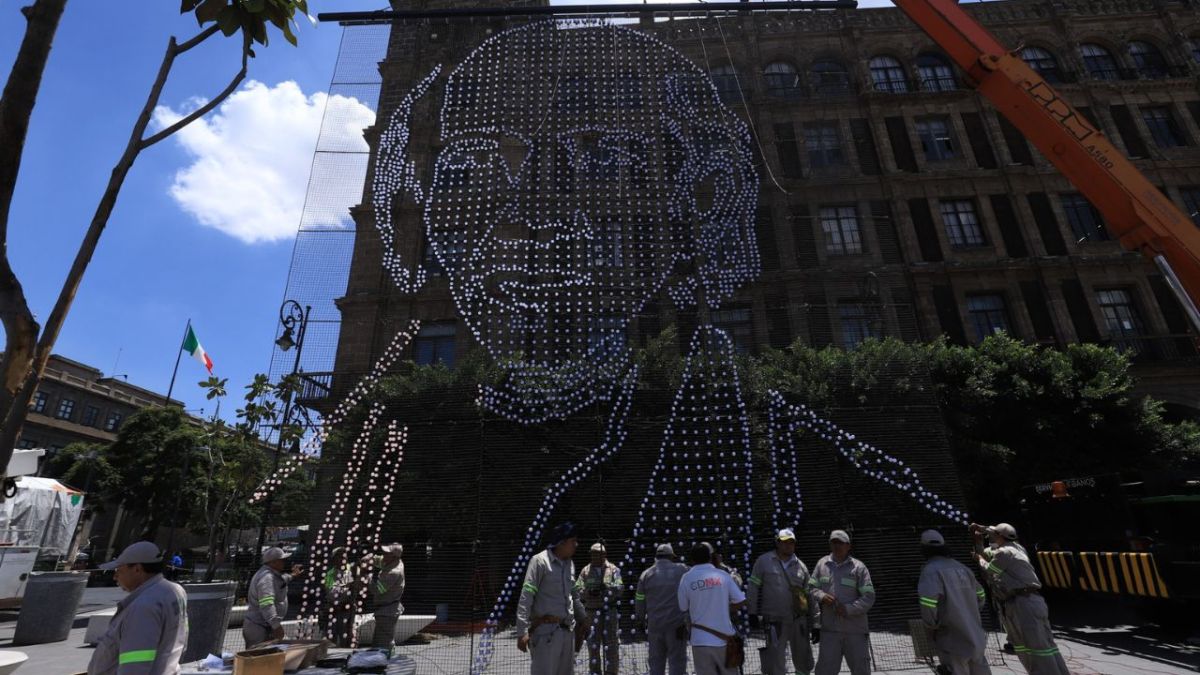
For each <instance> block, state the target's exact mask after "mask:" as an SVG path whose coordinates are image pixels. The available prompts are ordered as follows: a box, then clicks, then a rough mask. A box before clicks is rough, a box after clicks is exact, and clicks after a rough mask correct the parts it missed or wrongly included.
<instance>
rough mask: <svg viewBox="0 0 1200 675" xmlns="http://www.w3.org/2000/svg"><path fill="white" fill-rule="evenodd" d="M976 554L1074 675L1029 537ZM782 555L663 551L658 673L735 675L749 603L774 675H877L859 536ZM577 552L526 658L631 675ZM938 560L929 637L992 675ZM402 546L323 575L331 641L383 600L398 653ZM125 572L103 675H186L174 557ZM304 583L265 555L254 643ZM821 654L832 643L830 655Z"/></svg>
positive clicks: (536, 672)
mask: <svg viewBox="0 0 1200 675" xmlns="http://www.w3.org/2000/svg"><path fill="white" fill-rule="evenodd" d="M971 532H972V534H973V535H974V537H975V540H976V549H975V556H976V560H977V562H978V564H979V568H980V573H981V574H982V577H983V580H984V582H985V583H986V584H987V586H988V588H990V590H991V597H992V599H993V600H994V601H995V602H997V603H998V605H999V610H1000V617H1001V622H1002V624H1003V627H1004V629H1005V631H1006V632H1007V634H1008V637H1009V639H1010V640H1011V642H1012V644H1013V647H1014V650H1015V652H1016V654H1017V657H1018V659H1019V660H1020V662H1021V663H1022V665H1023V666H1024V667H1025V669H1026V670H1027V671H1028V672H1029V673H1031V675H1043V674H1045V675H1067V674H1068V672H1069V671H1068V670H1067V667H1066V664H1065V662H1064V660H1063V658H1062V655H1061V654H1059V651H1058V648H1057V647H1056V646H1055V644H1054V637H1053V634H1052V633H1051V629H1050V622H1049V618H1048V614H1047V609H1046V603H1045V601H1044V600H1043V599H1042V597H1041V595H1040V592H1039V591H1040V589H1041V583H1040V582H1039V581H1038V578H1037V574H1036V572H1035V570H1034V568H1033V565H1032V564H1031V563H1030V560H1029V556H1028V554H1027V553H1026V551H1025V549H1024V548H1023V547H1022V546H1021V545H1020V544H1019V543H1018V542H1017V532H1016V530H1015V529H1014V528H1013V527H1012V526H1011V525H1008V524H1006V523H1000V524H999V525H996V526H992V527H984V526H980V525H974V524H973V525H972V526H971ZM774 543H775V548H774V550H772V551H768V552H766V553H763V554H762V555H760V556H759V557H758V558H757V559H756V560H755V562H754V566H753V568H752V569H751V572H750V577H749V579H747V580H746V582H745V584H743V582H742V579H741V578H740V577H739V576H738V574H737V573H736V572H735V571H734V570H733V569H731V568H729V567H727V566H726V565H725V564H724V562H723V561H722V560H721V558H720V555H719V554H718V553H717V552H716V551H715V550H714V549H713V547H712V546H711V545H710V544H708V543H704V542H700V543H697V544H695V545H694V546H693V547H692V548H691V550H690V552H689V554H688V562H689V563H690V566H689V565H684V564H683V563H680V562H676V560H675V551H674V549H673V548H672V546H671V545H670V544H662V545H659V546H658V547H657V550H656V555H655V561H654V564H653V565H652V566H651V567H649V568H648V569H646V570H645V571H644V572H642V574H641V576H640V577H639V578H638V582H637V588H636V594H635V596H634V615H635V616H634V620H635V622H636V624H637V625H638V627H639V628H641V629H643V630H644V631H645V634H646V639H647V646H648V663H649V672H650V675H667V673H669V674H670V675H684V673H685V672H686V671H687V652H686V645H688V644H690V645H691V648H692V649H691V651H692V665H693V672H695V673H696V674H697V675H734V673H736V672H737V671H738V667H739V666H740V665H741V664H740V660H739V659H740V657H739V656H738V655H739V654H740V651H741V648H742V642H741V638H740V634H739V630H738V629H737V628H736V627H735V624H734V619H735V617H736V616H738V614H739V612H740V610H741V609H742V608H743V607H744V608H745V609H746V610H747V611H748V614H749V623H750V625H751V627H752V628H761V629H762V631H763V633H764V635H765V637H766V646H765V647H764V648H763V649H762V650H761V665H762V673H763V675H787V673H788V672H789V669H788V656H789V653H790V657H791V659H790V660H791V666H792V670H794V671H795V672H796V673H799V674H805V675H807V674H808V673H813V672H815V673H816V674H817V675H834V674H835V673H837V672H839V671H840V669H841V667H842V664H843V662H844V663H845V664H846V665H847V667H848V668H849V670H850V672H851V674H852V675H864V674H866V673H869V672H870V670H871V647H870V634H869V628H868V624H867V616H868V614H869V613H870V611H871V608H872V606H873V605H874V604H875V587H874V584H873V583H872V581H871V573H870V571H869V570H868V569H867V566H866V565H865V564H863V562H862V561H860V560H858V559H857V558H855V557H853V556H851V555H850V552H851V548H852V547H851V543H850V535H849V534H848V533H847V532H846V531H844V530H834V531H833V532H831V533H830V535H829V549H830V553H829V555H826V556H824V557H823V558H821V559H820V560H818V561H817V563H816V565H814V566H813V568H812V569H811V571H810V570H809V568H808V567H807V566H805V564H804V562H803V561H802V560H800V559H799V558H798V557H797V556H796V536H795V533H794V532H793V531H792V530H790V529H783V530H780V531H779V532H778V534H777V535H776V536H775V542H774ZM578 544H579V539H578V536H577V534H576V532H575V529H574V527H573V526H572V525H570V524H569V523H568V524H564V525H561V526H559V527H558V528H556V529H555V531H554V533H553V534H552V537H551V541H550V545H549V546H548V547H547V548H546V549H545V550H544V551H542V552H541V553H538V554H537V555H535V556H534V557H533V559H532V560H531V561H530V563H529V566H528V569H527V571H526V574H525V579H524V583H523V585H522V590H521V595H520V600H519V603H518V606H517V617H516V635H517V648H518V649H519V650H521V651H522V652H529V653H530V656H531V673H532V675H570V674H571V673H573V672H574V663H575V654H576V653H577V652H578V651H579V650H580V649H581V648H582V646H583V643H584V642H586V643H587V647H588V657H589V658H588V663H589V671H590V673H591V674H592V675H617V674H618V671H619V667H620V638H619V632H620V615H619V607H620V602H619V601H620V598H621V594H622V592H623V589H624V584H623V582H622V579H621V571H620V569H619V568H618V567H617V566H616V565H614V564H612V563H611V562H609V561H608V559H607V550H606V549H605V547H604V545H603V544H602V543H596V544H593V545H592V547H591V561H590V562H589V563H588V564H587V565H586V566H584V568H583V569H582V570H581V571H580V573H579V575H578V576H576V574H575V566H574V562H573V558H574V555H575V552H576V549H577V547H578ZM920 546H921V549H922V552H923V554H924V556H925V558H926V563H925V566H924V567H923V569H922V570H921V573H920V578H919V580H918V582H917V594H918V597H919V605H920V614H921V619H922V621H923V623H924V625H925V626H926V627H927V628H928V629H929V634H930V636H931V638H932V642H933V645H934V648H935V650H936V653H937V656H938V659H939V661H940V666H939V668H940V670H941V672H944V673H951V674H953V675H981V674H986V673H990V668H989V666H988V664H987V661H986V659H985V658H984V650H985V646H986V641H987V637H986V633H985V632H984V629H983V624H982V620H981V618H980V612H981V610H983V608H984V607H985V606H986V604H987V602H988V592H987V591H986V590H985V588H984V585H983V584H981V583H980V581H979V579H978V578H977V576H976V574H975V572H973V571H972V570H971V569H969V568H968V567H967V566H965V565H963V564H962V563H960V562H958V561H956V560H954V559H953V558H951V557H950V554H949V551H948V549H947V547H946V542H945V539H944V538H943V537H942V535H941V533H939V532H937V531H936V530H927V531H925V532H924V533H922V534H921V539H920ZM403 552H404V549H403V547H402V546H401V545H400V544H389V545H386V546H382V547H380V549H379V550H378V551H377V552H376V553H372V554H369V555H367V556H364V557H363V558H361V559H359V560H357V561H353V560H352V559H351V557H350V554H349V552H348V551H347V550H346V549H344V548H339V549H335V550H334V551H333V555H332V556H331V560H332V562H331V566H330V568H329V569H328V570H327V571H326V573H325V575H324V577H323V579H322V584H321V587H322V592H323V593H324V600H325V603H324V607H325V608H326V611H325V613H324V616H323V618H322V629H323V631H324V632H325V633H326V634H327V635H330V636H331V637H332V639H333V640H334V642H335V643H337V644H339V645H340V646H351V645H352V644H353V642H354V638H353V633H354V630H355V621H354V617H355V614H356V612H357V611H358V607H360V606H361V604H362V603H361V601H362V600H363V599H364V598H366V597H369V598H370V599H371V600H372V601H373V602H372V604H373V605H374V614H375V632H374V635H373V637H372V640H371V641H370V646H371V647H373V648H379V649H385V650H390V649H391V647H392V638H393V636H394V635H395V625H396V620H397V618H398V617H399V616H400V614H401V613H402V612H403V610H404V608H403V606H402V605H401V604H400V598H401V596H402V595H403V593H404V585H405V577H404V563H403V561H402V556H403ZM101 567H102V568H103V569H108V570H113V571H114V573H115V577H116V581H117V583H118V584H119V585H120V586H121V588H122V589H124V590H125V591H127V592H128V593H129V594H128V595H127V596H126V597H125V598H124V599H122V600H121V601H120V603H118V605H117V612H116V615H115V616H114V617H113V619H112V622H111V623H110V624H109V628H108V631H107V632H106V633H105V634H104V636H103V637H102V638H101V639H100V640H99V642H98V643H97V645H96V651H95V653H94V654H93V656H92V659H91V663H90V664H89V666H88V673H89V675H105V674H109V673H120V674H121V675H130V674H137V675H173V674H175V673H178V672H179V659H180V657H181V656H182V654H183V651H184V647H185V645H186V643H187V599H186V594H185V593H184V591H183V588H182V587H181V586H179V585H178V584H176V583H174V582H172V581H168V580H167V579H165V578H164V577H163V576H162V572H163V567H164V562H163V555H162V552H161V551H159V549H158V547H157V546H155V545H154V544H153V543H151V542H146V541H142V542H137V543H135V544H132V545H131V546H129V547H128V548H126V549H125V550H124V551H122V552H121V554H120V556H118V557H117V559H116V560H113V561H112V562H110V563H107V564H105V565H102V566H101ZM303 573H304V570H303V569H302V568H301V566H299V565H291V564H290V563H289V560H288V557H287V555H286V554H285V552H284V551H283V550H282V549H280V548H269V549H267V550H266V551H264V552H263V555H262V567H261V568H260V569H259V570H258V571H257V572H256V573H255V574H254V576H253V577H252V578H251V580H250V584H249V588H248V590H247V594H246V599H247V611H246V615H245V619H244V622H243V624H242V635H243V637H244V638H245V642H246V646H247V647H253V646H255V645H259V644H262V643H265V642H268V641H271V640H280V639H283V637H284V629H283V621H284V618H285V617H286V616H287V612H288V597H287V587H288V584H289V582H290V581H291V580H292V579H293V578H295V577H298V576H300V575H302V574H303ZM813 645H818V646H819V649H818V652H817V657H816V659H814V658H813Z"/></svg>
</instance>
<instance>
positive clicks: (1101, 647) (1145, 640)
mask: <svg viewBox="0 0 1200 675" xmlns="http://www.w3.org/2000/svg"><path fill="white" fill-rule="evenodd" d="M122 595H123V594H122V592H121V591H120V590H118V589H115V588H89V589H87V592H86V594H85V595H84V602H83V605H82V606H81V607H80V611H79V616H78V618H77V619H76V621H75V624H74V628H73V629H72V631H71V635H70V637H69V638H68V639H67V640H66V641H64V642H59V643H54V644H47V645H33V646H23V647H11V643H12V636H13V631H14V630H15V627H16V618H17V614H16V613H15V612H0V649H19V650H20V651H23V652H25V653H26V654H28V655H29V657H30V658H29V661H27V662H26V663H25V665H23V666H22V667H21V668H20V669H19V670H18V671H17V672H18V674H19V675H69V674H71V673H81V672H84V671H85V670H86V668H87V662H88V659H89V658H91V654H92V650H91V648H90V647H87V646H85V645H84V644H83V635H84V631H85V629H86V627H87V615H88V614H89V613H91V612H94V611H97V610H102V609H105V608H109V607H112V606H113V605H115V604H116V601H117V600H118V599H120V597H121V596H122ZM1051 612H1052V616H1053V617H1054V619H1055V632H1056V635H1057V636H1058V644H1059V647H1060V648H1061V649H1062V651H1063V654H1064V655H1065V656H1066V658H1067V663H1068V666H1069V667H1070V669H1071V672H1072V673H1075V674H1076V675H1100V674H1103V675H1168V674H1172V675H1173V674H1176V673H1195V672H1200V646H1192V645H1189V644H1188V643H1187V641H1186V639H1185V638H1186V635H1185V634H1184V633H1182V632H1171V631H1167V630H1164V629H1161V628H1159V627H1157V626H1154V625H1152V624H1145V623H1143V622H1141V621H1140V620H1139V619H1138V618H1137V615H1136V614H1134V613H1132V612H1130V611H1126V610H1123V609H1119V608H1118V609H1114V608H1113V607H1112V606H1111V605H1103V604H1099V603H1079V604H1067V603H1065V602H1061V603H1053V604H1052V609H1051ZM472 639H473V636H469V635H468V636H456V637H437V636H435V637H433V638H432V639H431V640H430V641H429V642H428V643H427V644H407V645H404V646H402V647H400V648H399V649H400V653H402V654H404V655H405V656H407V657H409V658H410V659H412V661H413V664H414V665H415V672H416V673H417V674H418V675H426V674H428V675H466V674H467V673H468V672H469V670H470V658H471V655H472V654H473V653H474V651H475V650H474V649H473V642H472ZM474 639H478V638H477V636H476V637H474ZM905 640H906V638H904V637H903V636H900V635H895V634H883V633H880V634H876V635H874V636H873V638H872V642H873V644H874V645H875V651H876V660H877V662H878V663H879V664H880V668H881V669H880V670H876V671H874V672H877V673H897V674H898V673H929V672H931V670H930V669H929V668H928V667H927V666H925V665H924V664H922V663H920V662H918V661H916V660H915V659H913V658H912V656H911V653H912V652H911V645H909V644H908V643H907V642H906V641H905ZM998 641H999V640H998V639H997V642H998ZM227 644H228V645H230V646H235V645H236V646H240V644H241V635H240V632H239V631H230V633H229V635H228V638H227ZM759 646H761V644H760V642H759V641H758V640H755V639H752V640H751V642H750V644H749V649H748V650H747V651H748V652H749V654H748V655H749V657H750V663H749V664H748V665H749V666H750V667H749V668H748V669H747V670H746V673H748V674H749V673H755V672H758V669H757V667H756V664H757V655H756V654H755V648H756V647H759ZM622 653H623V655H622V673H625V672H628V673H630V674H631V675H633V674H635V673H645V672H646V671H645V653H644V645H639V644H632V645H625V646H624V647H623V649H622ZM584 656H586V652H585V653H584ZM991 660H992V661H993V667H992V672H993V673H995V674H996V675H1009V674H1019V673H1023V672H1024V671H1023V670H1022V668H1021V666H1020V664H1019V663H1018V662H1017V660H1016V658H1015V657H1013V656H1010V655H1002V654H1000V653H999V652H998V651H995V650H993V652H992V653H991ZM488 672H489V673H495V674H497V675H524V674H525V673H528V672H529V670H528V657H527V656H525V655H523V654H520V653H519V652H518V651H517V650H516V644H515V640H512V639H511V637H510V636H509V635H507V634H502V635H501V638H500V639H499V640H497V644H496V651H495V655H494V656H493V658H492V661H491V664H490V666H489V668H488ZM576 672H577V673H586V672H587V669H586V662H585V660H584V659H581V660H580V661H579V663H578V664H577V667H576Z"/></svg>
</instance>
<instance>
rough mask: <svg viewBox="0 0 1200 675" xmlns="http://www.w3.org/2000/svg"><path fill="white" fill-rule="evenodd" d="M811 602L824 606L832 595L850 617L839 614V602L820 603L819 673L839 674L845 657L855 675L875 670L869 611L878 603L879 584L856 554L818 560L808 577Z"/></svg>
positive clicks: (817, 670) (823, 674) (819, 674)
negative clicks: (826, 599)
mask: <svg viewBox="0 0 1200 675" xmlns="http://www.w3.org/2000/svg"><path fill="white" fill-rule="evenodd" d="M808 585H809V601H810V602H813V603H816V604H818V605H820V603H821V600H822V599H823V598H825V597H827V596H831V597H833V598H834V600H836V601H837V605H840V606H841V607H843V608H844V609H845V611H846V616H838V614H837V611H836V609H835V607H836V606H835V605H830V606H828V607H826V606H824V605H820V612H821V614H820V617H821V618H820V621H819V623H820V627H821V643H820V650H819V652H818V653H817V668H816V673H817V675H836V674H837V672H838V671H839V670H841V667H842V659H843V658H844V659H845V660H846V665H847V666H849V667H850V673H851V675H867V674H868V673H870V672H871V640H870V631H869V629H868V628H867V612H869V611H870V610H871V606H872V605H874V604H875V586H874V585H873V584H872V583H871V572H870V571H868V570H867V566H866V565H864V564H862V562H860V561H859V560H858V559H857V558H854V557H853V556H846V559H845V560H843V561H842V562H840V563H838V562H835V561H834V559H833V556H832V555H827V556H825V557H824V558H821V559H820V560H819V561H817V564H816V566H814V567H813V570H812V576H811V577H809V580H808Z"/></svg>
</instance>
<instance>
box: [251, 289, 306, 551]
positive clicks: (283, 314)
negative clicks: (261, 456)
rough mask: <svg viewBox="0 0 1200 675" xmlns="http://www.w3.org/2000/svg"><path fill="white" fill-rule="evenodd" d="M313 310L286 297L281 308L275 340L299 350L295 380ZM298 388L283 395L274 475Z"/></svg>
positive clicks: (266, 512) (261, 538)
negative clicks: (279, 331) (281, 331)
mask: <svg viewBox="0 0 1200 675" xmlns="http://www.w3.org/2000/svg"><path fill="white" fill-rule="evenodd" d="M311 311H312V307H311V306H305V307H303V308H301V307H300V303H298V302H296V301H295V300H284V301H283V304H282V305H280V307H279V323H280V325H282V326H283V333H282V334H280V336H279V337H278V338H276V340H275V346H276V347H279V350H280V351H282V352H288V351H291V350H292V349H293V348H294V349H295V350H296V359H295V360H294V361H293V362H292V372H291V374H290V375H288V377H289V379H291V380H292V381H293V382H294V380H295V378H296V374H297V373H298V372H300V355H301V354H302V353H303V352H304V334H305V332H306V331H307V330H308V315H309V312H311ZM294 390H295V388H294V387H293V386H288V387H286V388H285V391H284V395H283V414H282V415H281V416H280V417H279V424H278V425H277V430H278V432H277V433H278V437H277V438H276V441H275V458H274V460H273V461H272V463H271V475H275V473H276V472H277V471H279V457H280V455H282V454H283V442H284V440H285V439H286V438H287V434H286V433H285V432H286V429H287V427H288V425H289V423H290V422H291V418H292V399H293V397H294V396H295V391H294ZM274 499H275V493H274V492H271V493H270V494H268V495H267V498H266V499H265V500H264V502H263V513H262V522H261V523H259V526H258V548H257V549H256V550H255V559H256V560H259V559H261V557H262V551H263V544H264V543H265V542H266V538H267V521H268V520H269V519H270V517H271V505H272V503H273V502H274Z"/></svg>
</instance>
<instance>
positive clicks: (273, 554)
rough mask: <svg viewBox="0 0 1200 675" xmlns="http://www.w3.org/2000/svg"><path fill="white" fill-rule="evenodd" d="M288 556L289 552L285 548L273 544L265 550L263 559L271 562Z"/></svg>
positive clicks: (265, 561)
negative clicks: (285, 551) (284, 550)
mask: <svg viewBox="0 0 1200 675" xmlns="http://www.w3.org/2000/svg"><path fill="white" fill-rule="evenodd" d="M286 557H287V554H286V553H284V552H283V549H281V548H279V547H278V546H272V547H271V548H269V549H267V550H265V551H263V557H262V561H263V562H264V563H269V562H275V561H276V560H283V559H284V558H286Z"/></svg>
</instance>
